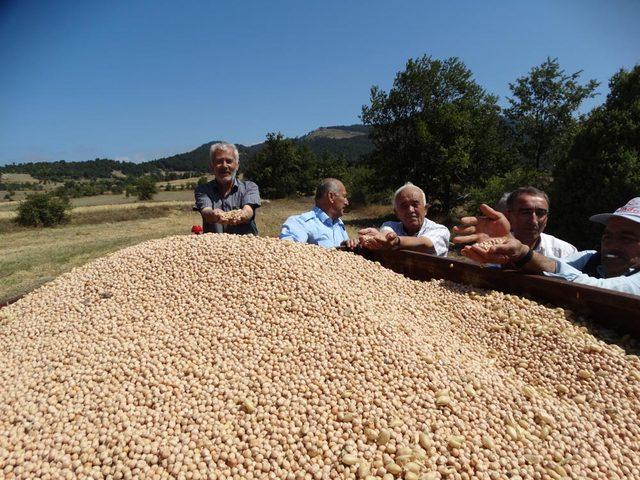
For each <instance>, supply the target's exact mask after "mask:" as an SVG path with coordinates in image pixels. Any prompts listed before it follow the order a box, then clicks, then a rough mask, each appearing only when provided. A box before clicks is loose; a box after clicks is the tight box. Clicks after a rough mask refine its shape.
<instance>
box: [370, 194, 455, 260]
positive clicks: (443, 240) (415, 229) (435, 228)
mask: <svg viewBox="0 0 640 480" xmlns="http://www.w3.org/2000/svg"><path fill="white" fill-rule="evenodd" d="M393 211H394V212H395V214H396V217H398V219H399V220H400V221H399V222H385V223H383V224H382V227H380V230H376V229H375V228H365V229H362V230H360V231H359V232H358V235H359V236H360V237H359V238H360V245H362V247H363V248H367V249H370V250H396V249H400V248H402V249H406V250H415V251H418V252H424V253H431V254H435V255H441V256H446V255H447V251H448V250H449V237H450V233H449V229H448V228H447V227H445V226H444V225H440V224H438V223H435V222H432V221H431V220H429V219H428V218H427V212H428V211H429V205H427V197H426V195H425V193H424V191H423V190H422V189H421V188H418V187H416V186H415V185H414V184H412V183H406V184H404V185H403V186H402V187H400V188H399V189H398V190H396V192H395V194H394V196H393Z"/></svg>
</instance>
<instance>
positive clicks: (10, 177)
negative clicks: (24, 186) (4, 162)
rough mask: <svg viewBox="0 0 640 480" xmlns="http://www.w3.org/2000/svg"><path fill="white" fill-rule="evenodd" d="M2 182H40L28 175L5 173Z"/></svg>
mask: <svg viewBox="0 0 640 480" xmlns="http://www.w3.org/2000/svg"><path fill="white" fill-rule="evenodd" d="M2 181H3V182H7V183H13V182H15V183H38V182H40V180H38V179H37V178H35V177H32V176H31V175H29V174H28V173H3V174H2Z"/></svg>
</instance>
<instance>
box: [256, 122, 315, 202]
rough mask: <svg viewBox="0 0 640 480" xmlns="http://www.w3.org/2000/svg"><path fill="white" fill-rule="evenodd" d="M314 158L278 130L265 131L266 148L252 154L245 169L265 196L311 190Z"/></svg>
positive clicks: (274, 196)
mask: <svg viewBox="0 0 640 480" xmlns="http://www.w3.org/2000/svg"><path fill="white" fill-rule="evenodd" d="M316 170H317V162H316V159H315V157H314V155H313V153H311V151H310V150H309V148H307V147H306V146H303V145H297V144H296V143H295V142H294V141H293V140H291V139H288V138H284V136H283V135H282V134H281V133H277V134H276V133H268V134H267V141H266V142H265V147H264V148H262V149H261V150H260V151H259V152H257V153H256V154H255V157H254V158H253V160H252V161H251V162H250V164H249V166H248V167H247V170H246V176H247V178H250V179H252V180H255V182H256V183H257V184H258V185H259V186H260V191H261V193H262V194H263V195H264V196H265V197H267V198H283V197H287V196H289V195H292V194H294V193H302V194H309V193H312V192H313V190H314V188H315V183H316V180H317V178H316V173H315V172H316Z"/></svg>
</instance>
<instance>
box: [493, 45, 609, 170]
mask: <svg viewBox="0 0 640 480" xmlns="http://www.w3.org/2000/svg"><path fill="white" fill-rule="evenodd" d="M581 73H582V71H581V70H580V71H577V72H575V73H572V74H565V71H564V70H562V69H561V68H560V64H559V63H558V59H557V58H554V59H551V58H547V59H546V60H545V61H544V62H543V63H542V64H541V65H540V66H537V67H533V68H532V69H531V70H530V72H529V74H528V75H527V76H524V77H520V78H518V79H517V80H516V82H515V83H510V84H509V88H510V89H511V93H512V94H513V97H512V98H509V99H508V100H509V103H510V104H511V107H510V108H508V109H506V110H505V115H506V117H507V118H508V119H509V120H510V122H511V127H512V129H513V133H514V136H515V139H516V145H517V148H518V152H519V154H520V161H521V163H523V164H525V165H529V166H532V167H535V168H536V170H539V169H540V168H543V169H546V170H548V171H551V170H552V169H553V167H554V166H555V165H556V164H558V163H559V162H560V161H562V160H563V159H564V158H565V157H566V154H567V151H568V149H569V148H570V146H571V140H572V136H573V134H574V133H575V130H576V129H575V127H576V122H577V121H576V118H575V113H576V111H577V110H578V108H579V107H580V104H581V103H582V102H583V101H584V100H586V99H587V98H592V97H594V96H595V95H596V94H595V93H594V91H595V89H596V88H597V87H598V82H596V81H595V80H589V81H588V82H587V83H586V84H584V85H581V84H580V83H579V82H578V80H579V78H580V74H581Z"/></svg>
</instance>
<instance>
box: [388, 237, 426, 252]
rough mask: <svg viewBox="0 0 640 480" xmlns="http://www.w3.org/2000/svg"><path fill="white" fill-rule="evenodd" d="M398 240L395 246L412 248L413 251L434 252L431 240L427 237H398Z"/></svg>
mask: <svg viewBox="0 0 640 480" xmlns="http://www.w3.org/2000/svg"><path fill="white" fill-rule="evenodd" d="M398 239H399V240H400V242H399V243H398V246H397V247H396V248H399V249H400V248H402V249H404V250H413V251H415V252H423V253H436V249H435V246H434V245H433V242H432V241H431V240H430V239H429V238H427V237H404V236H401V237H398Z"/></svg>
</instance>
